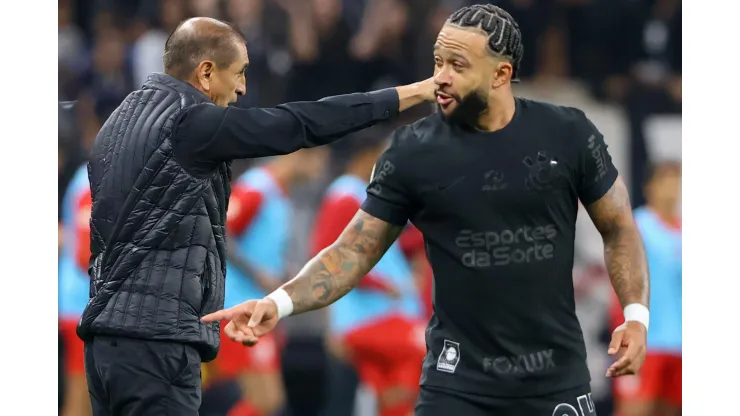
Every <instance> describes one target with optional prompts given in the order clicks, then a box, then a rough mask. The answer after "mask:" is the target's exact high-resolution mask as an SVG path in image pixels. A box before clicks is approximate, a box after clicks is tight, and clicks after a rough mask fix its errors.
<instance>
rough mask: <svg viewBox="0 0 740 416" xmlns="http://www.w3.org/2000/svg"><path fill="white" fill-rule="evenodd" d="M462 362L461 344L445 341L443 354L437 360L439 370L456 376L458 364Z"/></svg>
mask: <svg viewBox="0 0 740 416" xmlns="http://www.w3.org/2000/svg"><path fill="white" fill-rule="evenodd" d="M459 362H460V343H459V342H454V341H450V340H448V339H446V340H445V343H444V346H443V348H442V352H441V353H440V354H439V358H438V359H437V370H438V371H442V372H444V373H450V374H454V373H455V369H456V368H457V364H458V363H459Z"/></svg>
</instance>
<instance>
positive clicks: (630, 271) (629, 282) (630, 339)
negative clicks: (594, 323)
mask: <svg viewBox="0 0 740 416" xmlns="http://www.w3.org/2000/svg"><path fill="white" fill-rule="evenodd" d="M586 210H587V211H588V213H589V215H590V216H591V219H592V220H593V222H594V224H595V225H596V228H597V229H598V230H599V232H600V233H601V236H602V238H603V239H604V259H605V260H606V267H607V270H608V271H609V278H610V279H611V281H612V286H613V287H614V291H615V292H616V293H617V296H618V297H619V302H620V303H621V304H622V307H623V308H624V318H625V323H624V324H622V325H620V326H619V327H617V329H616V330H615V331H614V332H613V333H612V339H611V342H610V343H609V349H608V351H607V353H608V354H609V355H616V354H617V353H620V352H621V356H620V357H619V359H618V360H617V361H616V362H614V363H613V364H612V365H611V366H610V367H609V368H608V369H607V370H606V376H607V377H619V376H623V375H629V374H637V372H638V371H639V370H640V367H641V366H642V363H643V362H644V361H645V353H646V349H647V329H648V325H649V322H650V311H649V310H648V303H649V298H650V275H649V272H648V263H647V256H646V254H645V246H644V245H643V243H642V238H641V237H640V232H639V230H638V229H637V224H635V219H634V217H633V216H632V207H631V206H630V200H629V194H628V193H627V187H626V186H625V185H624V182H623V181H622V179H621V178H620V177H617V178H616V181H615V182H614V184H613V185H612V187H611V188H610V189H609V191H607V193H606V194H604V196H602V197H601V198H599V199H598V200H597V201H596V202H593V203H591V204H588V205H587V206H586Z"/></svg>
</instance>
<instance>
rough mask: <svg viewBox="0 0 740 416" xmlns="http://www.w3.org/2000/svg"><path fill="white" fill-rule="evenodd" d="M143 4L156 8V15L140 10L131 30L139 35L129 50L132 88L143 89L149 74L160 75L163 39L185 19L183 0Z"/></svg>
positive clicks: (160, 0)
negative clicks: (142, 86) (134, 26)
mask: <svg viewBox="0 0 740 416" xmlns="http://www.w3.org/2000/svg"><path fill="white" fill-rule="evenodd" d="M203 3H205V4H207V3H209V2H208V1H204V2H203ZM146 4H148V5H152V4H153V5H156V6H158V8H157V10H156V12H157V13H151V12H150V11H148V10H147V8H146V7H142V8H141V9H140V10H139V17H138V19H137V21H136V23H135V25H136V26H137V28H136V29H135V30H136V31H137V32H140V33H141V35H140V36H138V38H137V39H136V40H135V41H134V44H133V46H132V48H131V67H132V72H133V74H132V77H133V86H134V87H138V86H141V85H143V84H144V82H145V81H146V78H147V77H148V76H149V74H151V73H152V72H164V66H163V65H164V64H163V63H162V53H163V51H164V44H165V42H166V41H167V37H168V35H169V34H170V33H171V32H172V31H173V30H175V28H176V27H177V25H178V24H179V23H180V22H181V21H183V20H185V18H186V17H188V13H187V9H186V7H187V4H186V3H185V1H184V0H156V1H151V2H150V3H146Z"/></svg>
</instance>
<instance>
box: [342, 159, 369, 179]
mask: <svg viewBox="0 0 740 416" xmlns="http://www.w3.org/2000/svg"><path fill="white" fill-rule="evenodd" d="M367 166H368V164H367V163H365V161H364V160H354V161H352V162H350V163H349V164H348V165H347V169H346V170H345V172H344V173H345V174H346V175H351V176H356V177H358V178H360V179H362V180H363V181H365V182H369V181H370V175H371V174H372V168H371V169H368V168H367ZM370 166H372V162H371V163H370Z"/></svg>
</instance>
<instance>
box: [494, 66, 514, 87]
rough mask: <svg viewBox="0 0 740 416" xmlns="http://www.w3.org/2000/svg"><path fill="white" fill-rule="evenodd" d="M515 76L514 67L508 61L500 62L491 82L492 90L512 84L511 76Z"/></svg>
mask: <svg viewBox="0 0 740 416" xmlns="http://www.w3.org/2000/svg"><path fill="white" fill-rule="evenodd" d="M513 74H514V67H513V66H511V63H510V62H508V61H499V62H498V63H497V64H496V70H495V73H494V74H493V79H492V80H491V88H494V89H496V88H499V87H501V86H502V85H506V84H508V83H509V82H511V76H512V75H513Z"/></svg>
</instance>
